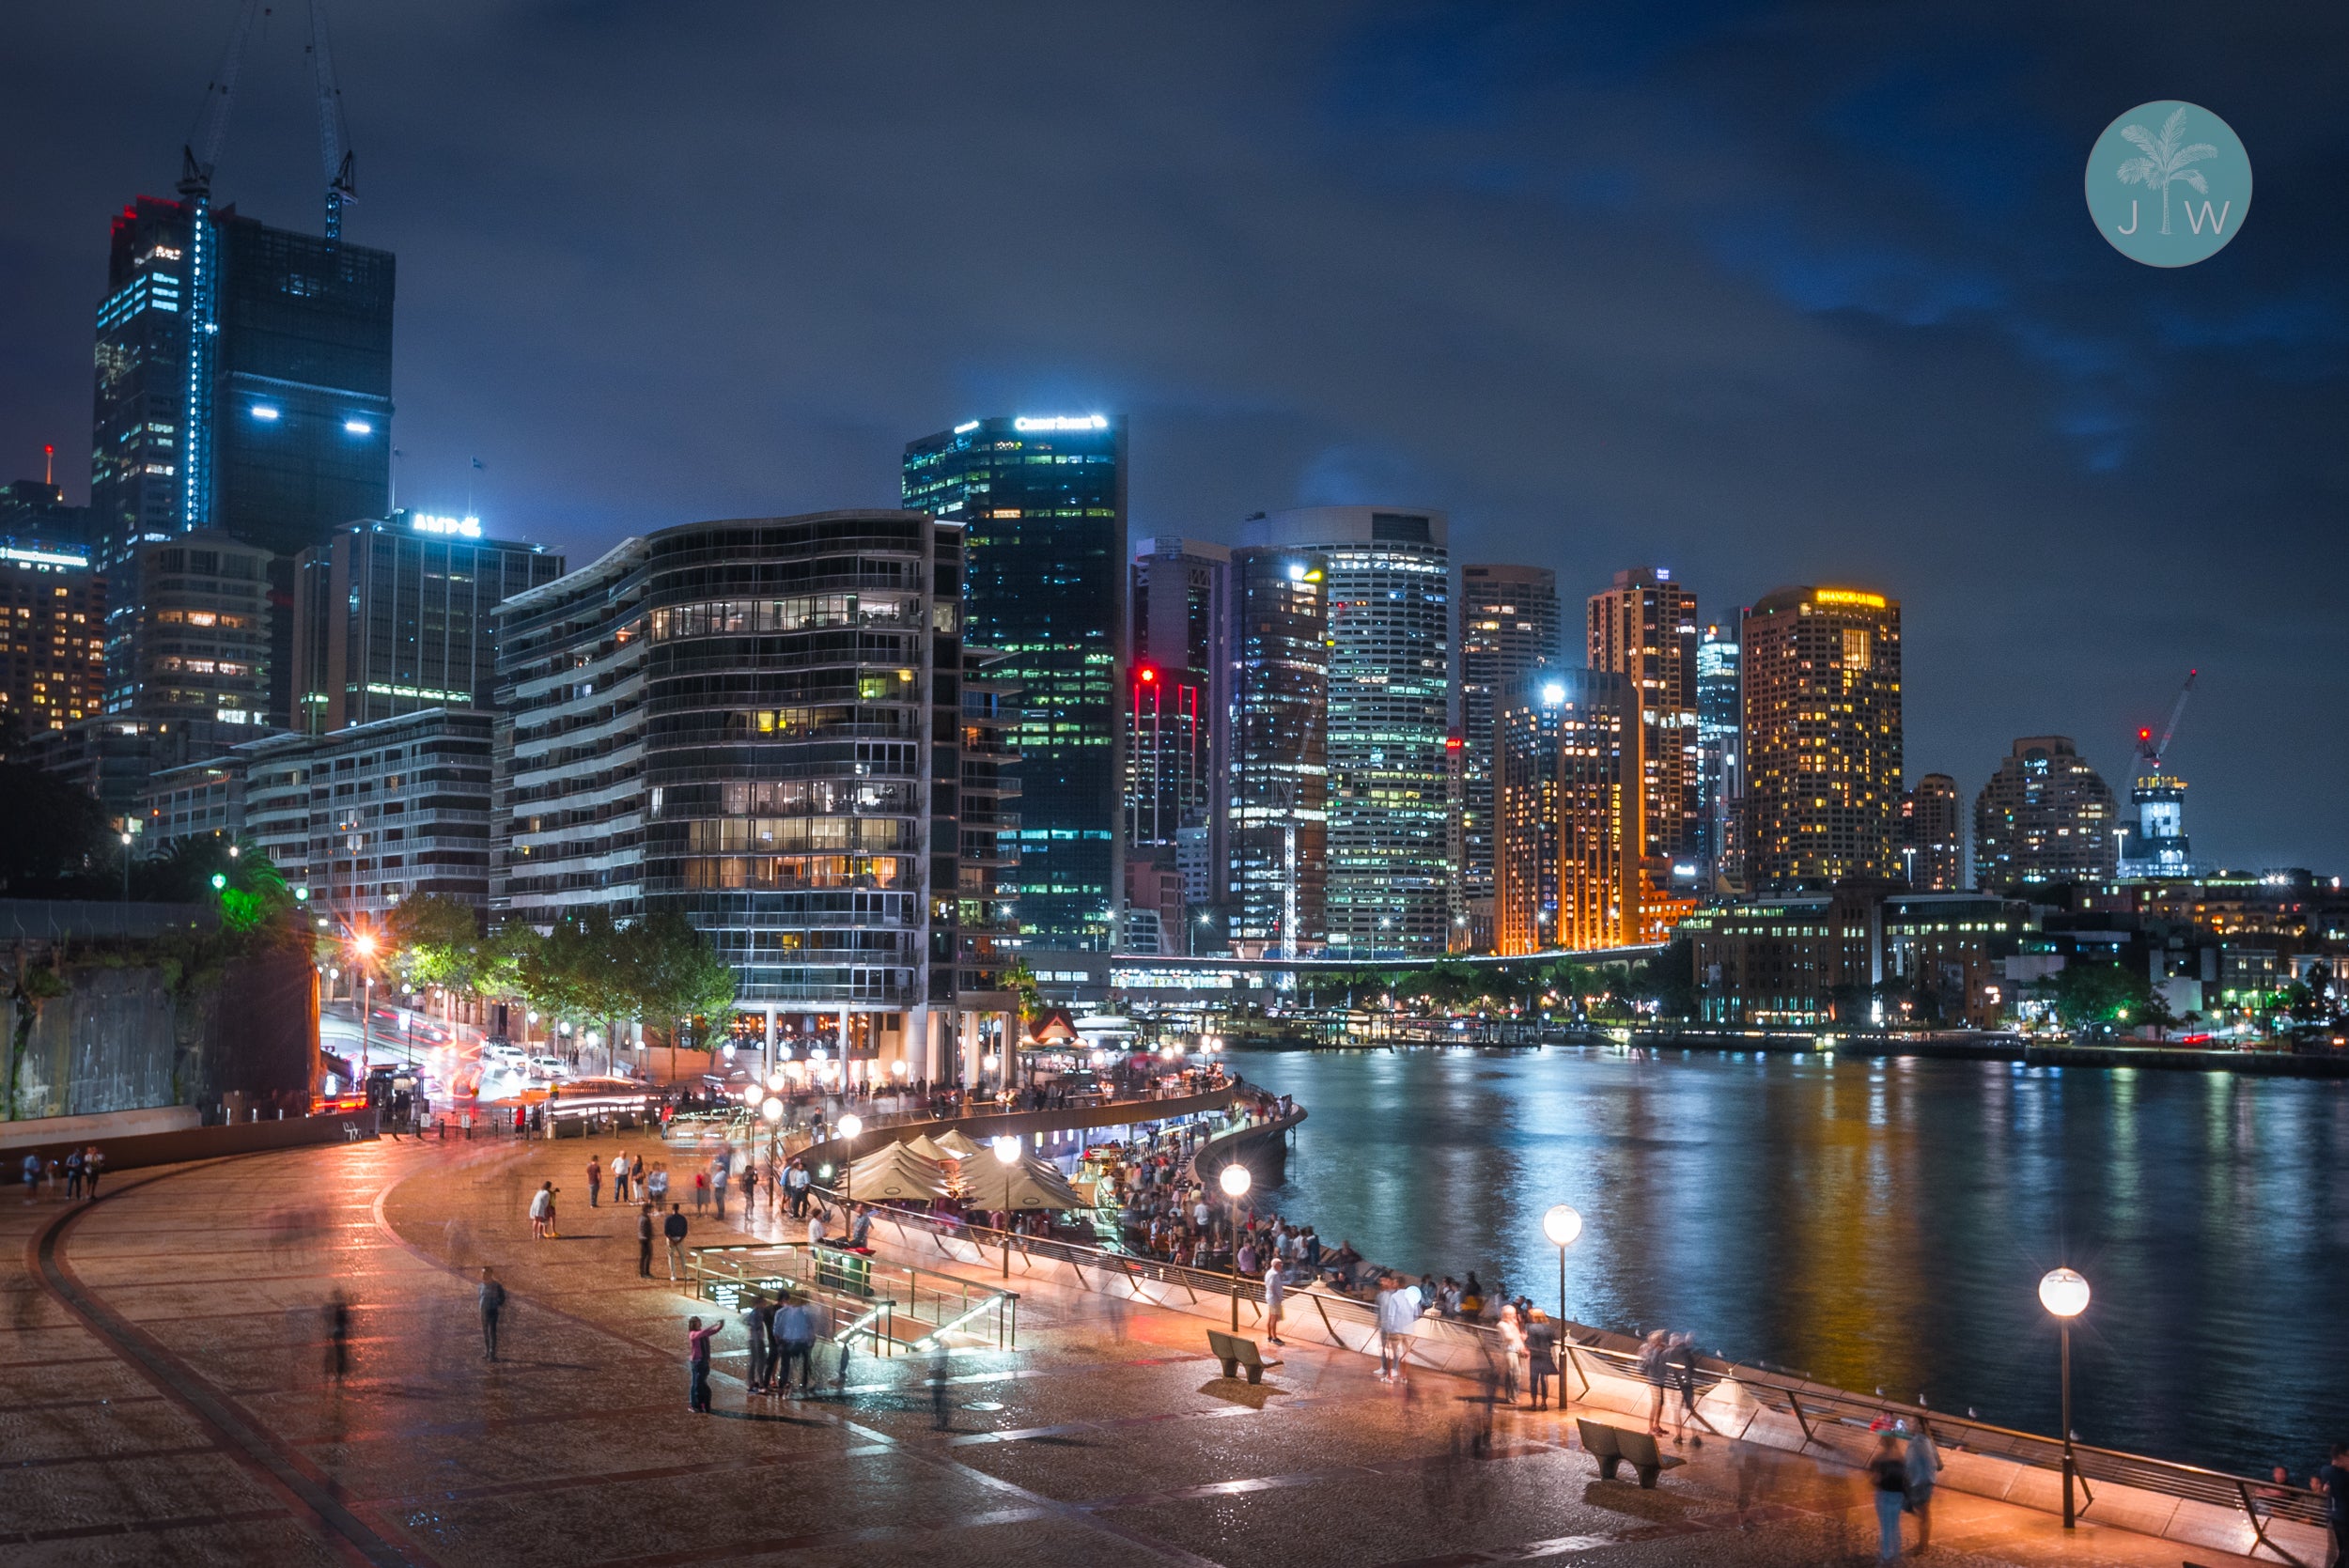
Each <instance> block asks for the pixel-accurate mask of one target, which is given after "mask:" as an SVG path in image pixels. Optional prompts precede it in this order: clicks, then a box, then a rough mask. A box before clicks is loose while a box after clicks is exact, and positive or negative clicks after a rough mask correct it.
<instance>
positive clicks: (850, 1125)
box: [839, 1110, 864, 1222]
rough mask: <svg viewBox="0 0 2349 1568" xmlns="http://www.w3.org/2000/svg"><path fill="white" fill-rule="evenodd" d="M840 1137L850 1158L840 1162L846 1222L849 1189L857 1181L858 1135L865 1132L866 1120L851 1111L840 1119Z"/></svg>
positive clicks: (842, 1202)
mask: <svg viewBox="0 0 2349 1568" xmlns="http://www.w3.org/2000/svg"><path fill="white" fill-rule="evenodd" d="M839 1126H840V1136H841V1138H842V1139H843V1140H844V1141H846V1142H847V1143H848V1158H846V1159H844V1160H842V1161H841V1162H840V1209H841V1216H840V1217H841V1219H842V1220H843V1221H844V1222H845V1221H846V1220H847V1219H848V1197H849V1188H851V1187H852V1186H853V1185H854V1183H855V1181H856V1135H857V1134H858V1133H860V1132H863V1130H864V1118H863V1117H862V1116H859V1115H858V1114H857V1113H856V1112H855V1111H853V1110H851V1111H849V1112H848V1114H847V1115H846V1116H843V1117H841V1118H840V1123H839Z"/></svg>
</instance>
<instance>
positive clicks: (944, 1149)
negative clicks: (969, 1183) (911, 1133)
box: [923, 1127, 987, 1159]
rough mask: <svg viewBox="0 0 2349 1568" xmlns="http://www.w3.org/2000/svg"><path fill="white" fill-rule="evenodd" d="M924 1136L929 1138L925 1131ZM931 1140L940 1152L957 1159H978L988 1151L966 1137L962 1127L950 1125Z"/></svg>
mask: <svg viewBox="0 0 2349 1568" xmlns="http://www.w3.org/2000/svg"><path fill="white" fill-rule="evenodd" d="M923 1136H924V1137H926V1138H927V1137H928V1136H929V1135H928V1134H926V1133H925V1134H924V1135H923ZM930 1141H931V1142H932V1143H934V1144H935V1145H937V1147H938V1152H939V1153H941V1154H943V1155H952V1156H953V1157H955V1158H957V1159H976V1158H978V1157H979V1156H981V1155H983V1154H985V1153H987V1150H986V1149H985V1148H983V1147H981V1146H980V1145H979V1144H977V1143H975V1142H973V1141H971V1140H970V1139H969V1138H966V1137H964V1136H963V1132H962V1129H961V1128H960V1127H948V1128H947V1129H946V1130H945V1131H944V1132H941V1133H940V1134H939V1135H938V1136H937V1137H936V1138H933V1139H930Z"/></svg>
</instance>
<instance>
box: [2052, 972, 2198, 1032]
mask: <svg viewBox="0 0 2349 1568" xmlns="http://www.w3.org/2000/svg"><path fill="white" fill-rule="evenodd" d="M2033 988H2034V989H2035V990H2037V992H2038V993H2039V994H2040V995H2041V996H2043V997H2045V998H2046V999H2047V1000H2048V1001H2050V1002H2052V1003H2053V1004H2054V1007H2055V1014H2056V1017H2057V1019H2058V1020H2059V1021H2060V1022H2061V1023H2062V1025H2063V1026H2064V1027H2065V1028H2066V1029H2096V1028H2107V1027H2112V1028H2119V1029H2123V1030H2127V1029H2135V1028H2137V1027H2138V1026H2139V1025H2140V1024H2154V1025H2156V1026H2166V1025H2169V1024H2172V1023H2175V1022H2176V1021H2177V1020H2176V1018H2174V1017H2171V1016H2170V1008H2169V1005H2168V1003H2166V1002H2165V1001H2163V1000H2162V999H2161V996H2160V995H2159V993H2157V992H2156V991H2155V989H2154V986H2153V982H2152V981H2150V980H2148V979H2146V978H2145V976H2144V975H2142V974H2140V973H2139V972H2138V971H2137V970H2133V969H2128V968H2125V967H2123V966H2122V965H2120V964H2115V963H2108V962H2102V961H2099V960H2096V959H2080V958H2074V959H2071V960H2070V961H2068V962H2066V963H2065V964H2064V966H2063V968H2062V969H2061V970H2057V971H2056V972H2055V973H2054V974H2053V975H2050V976H2049V977H2047V978H2046V979H2045V980H2041V981H2037V982H2035V983H2034V986H2033Z"/></svg>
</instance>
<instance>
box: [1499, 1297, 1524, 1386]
mask: <svg viewBox="0 0 2349 1568" xmlns="http://www.w3.org/2000/svg"><path fill="white" fill-rule="evenodd" d="M1499 1327H1500V1330H1501V1403H1502V1404H1504V1405H1516V1404H1517V1362H1518V1360H1519V1359H1520V1358H1522V1357H1523V1356H1524V1355H1525V1329H1524V1327H1522V1326H1521V1325H1519V1324H1518V1322H1517V1309H1516V1308H1515V1307H1509V1306H1504V1307H1502V1308H1501V1322H1500V1325H1499Z"/></svg>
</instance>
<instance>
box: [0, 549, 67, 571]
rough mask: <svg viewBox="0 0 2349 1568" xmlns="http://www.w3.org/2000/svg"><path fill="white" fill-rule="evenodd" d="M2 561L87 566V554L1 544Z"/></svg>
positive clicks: (33, 564) (31, 565) (45, 565)
mask: <svg viewBox="0 0 2349 1568" xmlns="http://www.w3.org/2000/svg"><path fill="white" fill-rule="evenodd" d="M0 561H16V562H21V563H22V564H23V565H25V566H28V567H86V566H88V565H89V557H88V556H86V555H68V554H66V553H65V552H64V551H55V550H19V549H17V548H16V547H15V546H13V545H0Z"/></svg>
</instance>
